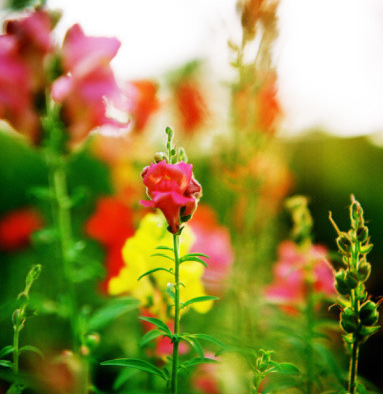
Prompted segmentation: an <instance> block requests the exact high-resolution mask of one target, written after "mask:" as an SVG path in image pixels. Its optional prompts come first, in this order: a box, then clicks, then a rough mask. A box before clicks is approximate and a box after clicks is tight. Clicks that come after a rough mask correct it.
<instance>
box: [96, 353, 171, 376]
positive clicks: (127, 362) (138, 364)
mask: <svg viewBox="0 0 383 394" xmlns="http://www.w3.org/2000/svg"><path fill="white" fill-rule="evenodd" d="M101 365H117V366H119V367H128V368H135V369H139V370H141V371H145V372H149V373H151V374H153V375H157V376H159V377H161V378H162V379H164V380H166V377H165V374H164V372H163V371H161V370H160V369H159V368H157V367H156V366H154V365H153V364H150V363H148V362H147V361H144V360H139V359H136V358H120V359H115V360H109V361H104V362H102V363H101Z"/></svg>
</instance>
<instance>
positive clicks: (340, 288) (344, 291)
mask: <svg viewBox="0 0 383 394" xmlns="http://www.w3.org/2000/svg"><path fill="white" fill-rule="evenodd" d="M335 288H336V290H337V292H338V293H339V294H341V295H344V296H345V295H349V294H350V288H349V286H348V285H347V283H346V273H345V272H344V270H340V271H339V272H338V273H337V274H336V275H335Z"/></svg>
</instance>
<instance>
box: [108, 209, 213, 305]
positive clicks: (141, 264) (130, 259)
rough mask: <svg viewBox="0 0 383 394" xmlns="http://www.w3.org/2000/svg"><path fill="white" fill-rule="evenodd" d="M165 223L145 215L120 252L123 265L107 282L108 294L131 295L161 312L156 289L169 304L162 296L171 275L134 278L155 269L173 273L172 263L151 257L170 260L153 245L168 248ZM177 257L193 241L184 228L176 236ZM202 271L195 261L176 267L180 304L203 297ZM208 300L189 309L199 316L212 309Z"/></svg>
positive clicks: (163, 220) (184, 252)
mask: <svg viewBox="0 0 383 394" xmlns="http://www.w3.org/2000/svg"><path fill="white" fill-rule="evenodd" d="M166 227H167V224H166V221H165V219H164V217H163V215H161V214H152V213H151V214H147V215H146V216H145V217H144V218H143V219H142V220H141V222H140V225H139V227H138V229H137V231H136V233H135V234H134V236H133V237H131V238H129V239H128V240H127V241H126V243H125V245H124V247H123V249H122V256H123V259H124V262H125V267H123V268H122V269H121V271H120V273H119V275H118V276H116V277H114V278H112V279H111V280H110V281H109V287H108V291H109V293H110V294H112V295H118V294H126V293H128V294H131V295H132V296H133V297H136V298H137V299H139V300H140V301H141V302H142V304H143V305H144V306H148V305H149V304H150V303H153V304H154V305H153V306H154V309H155V310H156V309H157V310H158V309H161V307H160V306H159V305H155V304H156V303H158V302H159V300H158V297H156V292H158V290H161V291H163V294H164V298H165V299H166V302H167V303H168V304H172V303H173V301H172V300H171V299H170V297H169V296H168V295H167V294H166V293H165V290H166V288H167V286H168V284H171V283H174V276H173V275H172V274H170V273H168V272H165V271H158V272H155V273H153V274H151V275H150V276H145V277H143V278H142V279H141V280H140V281H138V280H137V279H138V278H139V277H140V276H141V275H142V274H144V273H145V272H147V271H149V270H152V269H154V268H158V267H164V268H167V269H170V268H172V269H173V270H174V263H173V262H172V261H171V260H169V259H166V258H164V257H160V256H155V257H152V256H151V255H152V254H154V253H164V254H167V255H169V256H171V257H173V254H172V253H171V252H170V251H166V250H156V247H157V246H160V245H162V246H168V247H170V248H171V247H172V245H173V241H172V235H171V234H170V233H169V232H168V231H167V229H166ZM180 241H181V242H180V256H182V255H184V254H187V253H189V252H190V249H191V247H192V245H193V243H194V241H195V236H194V234H193V232H192V230H191V228H190V226H186V227H185V228H184V230H183V231H182V235H181V237H180ZM204 270H205V268H204V267H203V265H201V264H200V263H197V262H185V263H183V264H181V266H180V280H181V282H182V283H183V284H184V286H181V287H180V302H181V303H184V302H186V301H188V300H189V299H191V298H195V297H200V296H204V295H206V294H205V289H204V286H203V283H202V275H203V273H204ZM212 303H213V302H212V301H207V302H200V303H195V304H192V305H191V307H192V308H194V309H195V310H196V311H198V312H200V313H206V312H207V311H208V310H209V309H210V308H211V307H212Z"/></svg>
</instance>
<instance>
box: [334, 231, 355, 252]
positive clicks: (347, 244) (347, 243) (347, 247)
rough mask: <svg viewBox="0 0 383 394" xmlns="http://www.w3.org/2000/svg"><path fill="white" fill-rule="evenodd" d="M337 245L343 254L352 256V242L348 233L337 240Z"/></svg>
mask: <svg viewBox="0 0 383 394" xmlns="http://www.w3.org/2000/svg"><path fill="white" fill-rule="evenodd" d="M336 243H337V244H338V247H339V249H340V251H341V252H343V253H345V254H350V251H351V246H352V245H351V240H350V238H349V237H348V235H347V234H346V233H342V234H341V235H340V236H339V237H338V238H337V239H336Z"/></svg>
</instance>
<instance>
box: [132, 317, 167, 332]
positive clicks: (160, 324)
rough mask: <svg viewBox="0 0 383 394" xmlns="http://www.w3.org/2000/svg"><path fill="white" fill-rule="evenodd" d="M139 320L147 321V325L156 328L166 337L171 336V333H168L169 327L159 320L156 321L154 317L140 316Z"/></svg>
mask: <svg viewBox="0 0 383 394" xmlns="http://www.w3.org/2000/svg"><path fill="white" fill-rule="evenodd" d="M139 319H140V320H143V321H147V322H148V323H152V324H154V325H155V326H156V327H157V328H159V329H160V330H161V331H163V332H164V333H166V334H168V335H170V336H171V335H173V334H172V332H171V331H170V329H169V327H168V326H167V325H166V324H165V323H164V322H163V321H162V320H160V319H157V318H156V317H144V316H141V317H140V318H139Z"/></svg>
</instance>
